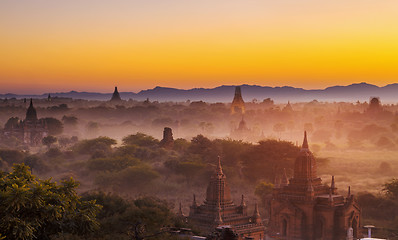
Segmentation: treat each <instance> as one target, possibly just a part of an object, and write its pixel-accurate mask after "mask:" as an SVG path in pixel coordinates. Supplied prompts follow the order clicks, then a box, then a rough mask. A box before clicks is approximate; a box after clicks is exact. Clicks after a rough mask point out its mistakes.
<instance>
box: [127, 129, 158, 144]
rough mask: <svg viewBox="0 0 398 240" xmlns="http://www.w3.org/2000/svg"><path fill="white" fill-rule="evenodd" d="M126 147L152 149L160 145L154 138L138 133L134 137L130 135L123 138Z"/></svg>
mask: <svg viewBox="0 0 398 240" xmlns="http://www.w3.org/2000/svg"><path fill="white" fill-rule="evenodd" d="M123 144H124V145H137V146H143V147H152V146H156V145H158V144H159V140H157V139H155V138H153V137H152V136H149V135H146V134H144V133H140V132H138V133H136V134H133V135H128V136H127V137H124V138H123Z"/></svg>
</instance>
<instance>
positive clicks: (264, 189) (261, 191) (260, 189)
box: [254, 182, 274, 199]
mask: <svg viewBox="0 0 398 240" xmlns="http://www.w3.org/2000/svg"><path fill="white" fill-rule="evenodd" d="M273 189H274V184H272V183H268V182H260V183H258V184H257V186H256V189H255V190H254V194H256V195H257V196H258V197H259V198H260V199H264V198H265V197H267V196H268V195H270V194H271V193H272V190H273Z"/></svg>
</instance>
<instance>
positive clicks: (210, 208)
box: [188, 157, 265, 240]
mask: <svg viewBox="0 0 398 240" xmlns="http://www.w3.org/2000/svg"><path fill="white" fill-rule="evenodd" d="M188 222H189V223H191V224H192V225H194V226H196V227H197V228H199V229H200V230H201V231H202V232H203V233H205V234H210V233H211V232H213V231H214V230H215V229H216V228H217V227H221V226H229V227H231V228H232V230H233V231H234V232H235V233H237V234H238V235H239V238H240V239H244V238H245V237H251V238H250V239H254V240H262V239H263V238H264V230H265V228H264V225H263V223H262V220H261V216H260V213H259V211H258V206H257V204H256V205H255V208H254V212H253V214H251V215H248V213H247V206H246V203H245V198H244V196H243V195H242V201H241V204H240V205H235V204H234V202H233V201H232V198H231V193H230V189H229V187H228V184H227V182H226V176H225V174H224V172H223V169H222V167H221V160H220V157H219V158H218V165H217V168H216V171H215V173H214V174H213V176H212V177H211V179H210V182H209V185H208V187H207V191H206V200H205V201H204V203H203V204H202V205H198V204H197V202H196V197H195V195H194V197H193V203H192V206H191V207H190V212H189V216H188Z"/></svg>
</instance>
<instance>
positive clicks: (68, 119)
mask: <svg viewBox="0 0 398 240" xmlns="http://www.w3.org/2000/svg"><path fill="white" fill-rule="evenodd" d="M62 122H64V124H65V125H69V126H76V125H77V117H75V116H65V115H64V116H63V117H62Z"/></svg>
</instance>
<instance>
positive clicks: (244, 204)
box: [240, 194, 246, 207]
mask: <svg viewBox="0 0 398 240" xmlns="http://www.w3.org/2000/svg"><path fill="white" fill-rule="evenodd" d="M240 205H241V206H242V207H244V206H246V202H245V195H243V194H242V201H241V202H240Z"/></svg>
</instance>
